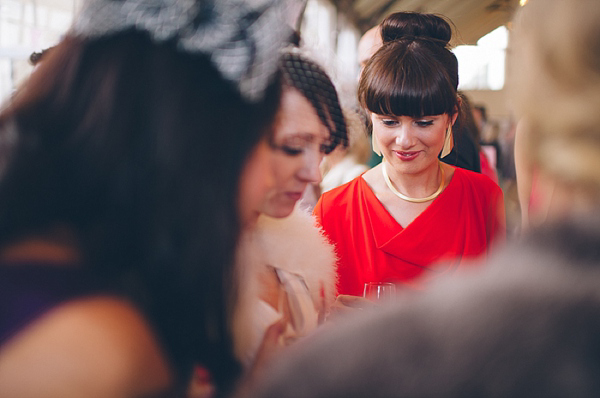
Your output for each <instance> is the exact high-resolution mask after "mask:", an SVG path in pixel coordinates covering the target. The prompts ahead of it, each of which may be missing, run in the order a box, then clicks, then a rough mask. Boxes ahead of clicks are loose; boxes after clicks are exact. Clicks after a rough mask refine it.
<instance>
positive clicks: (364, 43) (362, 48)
mask: <svg viewBox="0 0 600 398" xmlns="http://www.w3.org/2000/svg"><path fill="white" fill-rule="evenodd" d="M382 44H383V41H382V39H381V33H380V31H379V26H375V27H373V28H371V29H369V30H367V31H366V32H365V34H364V35H363V36H362V37H361V38H360V40H359V41H358V49H357V53H358V64H359V65H360V71H361V73H362V70H363V69H364V67H365V65H366V64H367V61H368V60H369V59H371V57H372V56H373V54H375V52H376V51H377V50H379V47H381V45H382Z"/></svg>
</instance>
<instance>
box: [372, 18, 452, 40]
mask: <svg viewBox="0 0 600 398" xmlns="http://www.w3.org/2000/svg"><path fill="white" fill-rule="evenodd" d="M381 37H382V38H383V42H384V43H387V42H391V41H396V40H400V39H402V38H406V37H412V38H422V39H433V41H435V42H438V43H439V44H440V45H441V46H443V47H445V46H446V45H447V44H448V43H449V42H450V39H451V38H452V28H451V27H450V24H449V23H448V22H447V21H446V20H444V19H443V18H442V17H439V16H437V15H434V14H421V13H417V12H397V13H394V14H391V15H389V16H388V17H386V18H385V19H384V20H383V22H381Z"/></svg>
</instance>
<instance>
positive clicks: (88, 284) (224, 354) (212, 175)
mask: <svg viewBox="0 0 600 398" xmlns="http://www.w3.org/2000/svg"><path fill="white" fill-rule="evenodd" d="M233 6H235V7H233ZM288 6H289V4H288V3H287V2H284V1H274V2H272V4H271V5H270V6H260V7H257V6H255V5H253V3H252V2H245V1H242V2H239V1H235V2H233V1H227V0H225V1H221V0H220V1H218V2H212V1H208V0H207V1H192V2H189V3H182V2H175V3H173V2H163V1H158V2H156V1H154V2H146V1H132V0H122V1H105V0H90V1H88V2H86V3H84V4H83V9H82V13H81V14H80V15H79V16H78V17H77V19H76V20H75V23H74V26H73V27H72V28H71V30H70V31H69V32H68V34H67V35H66V36H65V38H64V39H63V40H62V41H61V43H60V44H58V45H57V46H56V47H54V48H53V49H52V51H50V53H49V54H47V56H44V59H43V62H41V63H40V65H39V67H38V68H37V69H36V71H35V73H33V74H32V75H31V77H30V79H29V80H28V81H27V82H26V83H25V85H24V86H23V87H21V88H20V89H19V91H18V92H17V94H16V95H15V97H14V98H12V99H11V100H10V102H9V103H8V104H7V106H6V107H5V108H4V109H5V110H4V111H3V112H2V113H1V114H0V132H1V134H2V135H3V136H5V137H9V138H10V139H9V140H3V142H10V143H11V147H10V150H9V151H8V152H7V156H6V158H5V159H3V161H2V163H1V166H2V167H1V169H0V175H1V180H0V396H3V397H4V396H6V397H8V396H10V397H140V396H179V395H180V393H181V394H183V391H184V390H185V389H186V388H187V385H188V380H189V378H190V376H191V372H192V367H193V366H194V365H201V366H203V367H204V369H206V370H207V372H208V373H209V374H210V376H211V377H212V380H213V381H214V383H215V385H216V386H218V392H219V393H225V392H226V391H227V390H228V389H229V388H231V387H232V386H233V384H234V382H235V380H236V378H237V376H238V374H239V373H240V365H239V363H238V362H237V361H236V359H235V357H234V353H233V344H232V333H231V330H230V323H231V315H232V314H231V311H230V308H231V306H232V303H233V300H234V298H235V296H236V291H237V285H236V281H235V279H234V253H235V248H236V245H237V243H238V234H239V231H240V226H241V225H242V224H244V223H245V222H247V220H248V219H249V218H250V217H251V216H252V214H253V209H254V208H255V207H256V206H258V205H259V204H260V203H262V201H263V200H264V196H265V194H266V192H267V191H268V190H269V189H270V188H271V185H270V182H271V181H272V178H271V177H270V175H271V173H272V169H271V167H270V157H269V156H268V153H269V145H268V139H267V137H266V136H265V135H266V132H268V130H269V129H268V128H267V127H268V126H270V125H271V123H272V121H273V118H274V115H275V111H276V109H277V105H278V103H279V89H278V87H277V86H276V85H275V84H274V83H272V80H273V76H274V75H275V71H276V69H277V59H278V53H279V49H280V47H281V46H282V45H283V42H284V41H285V39H286V38H287V37H288V36H289V34H290V33H291V31H288V28H287V26H286V25H285V24H284V23H282V21H286V20H288V19H292V18H293V16H292V15H288V11H289V12H292V11H294V7H292V8H290V7H288ZM244 48H246V49H248V50H250V49H251V50H252V53H253V54H254V55H255V56H254V57H246V56H245V54H247V52H243V51H239V50H240V49H244ZM232 49H233V50H232ZM248 159H251V160H252V162H251V164H252V165H253V166H252V167H251V168H248V167H245V165H246V164H247V161H248ZM215 165H219V166H218V167H215ZM242 173H243V174H244V176H245V178H242V179H241V180H240V175H241V174H242ZM238 193H239V197H243V198H244V199H243V200H238Z"/></svg>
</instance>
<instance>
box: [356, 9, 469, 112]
mask: <svg viewBox="0 0 600 398" xmlns="http://www.w3.org/2000/svg"><path fill="white" fill-rule="evenodd" d="M381 36H382V39H383V45H382V47H381V48H380V49H379V50H378V51H377V52H376V53H375V54H374V55H373V57H371V59H370V60H369V61H368V62H367V65H366V66H365V69H364V71H363V73H362V75H361V77H360V82H359V86H358V99H359V101H360V103H361V104H362V106H363V107H365V108H366V109H368V110H369V111H371V112H374V113H377V114H381V115H395V116H411V117H422V116H426V115H440V114H443V113H447V114H449V115H453V114H455V113H456V112H457V111H458V108H459V100H458V95H457V88H458V61H457V59H456V56H455V55H454V54H453V53H452V52H451V51H450V50H449V49H448V47H447V46H448V42H449V41H450V38H451V37H452V28H451V27H450V24H449V23H448V22H447V21H446V20H444V19H443V18H442V17H440V16H437V15H434V14H419V13H412V12H398V13H395V14H392V15H390V16H388V17H387V18H386V19H385V20H384V21H383V22H382V23H381Z"/></svg>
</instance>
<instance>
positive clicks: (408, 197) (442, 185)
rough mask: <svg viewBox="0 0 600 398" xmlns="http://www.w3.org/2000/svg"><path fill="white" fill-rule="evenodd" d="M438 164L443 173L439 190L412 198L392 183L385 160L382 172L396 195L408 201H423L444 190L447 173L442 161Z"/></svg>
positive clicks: (431, 198)
mask: <svg viewBox="0 0 600 398" xmlns="http://www.w3.org/2000/svg"><path fill="white" fill-rule="evenodd" d="M438 166H439V169H440V172H441V173H442V180H441V181H440V186H439V187H438V189H437V191H435V192H434V193H432V194H431V195H429V196H427V197H425V198H411V197H410V196H406V195H403V194H401V193H400V192H398V190H397V189H396V188H394V186H393V185H392V181H390V177H389V176H388V173H387V170H386V169H385V161H383V162H381V172H382V173H383V179H384V180H385V183H386V185H387V186H388V188H389V189H390V191H392V192H393V193H394V195H396V196H397V197H399V198H400V199H403V200H406V201H407V202H412V203H423V202H428V201H430V200H433V199H435V198H437V197H438V195H439V194H440V193H442V191H443V190H444V182H445V180H446V175H445V173H444V168H443V167H442V162H440V161H438Z"/></svg>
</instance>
